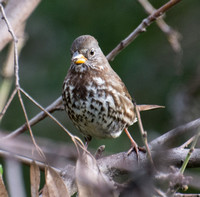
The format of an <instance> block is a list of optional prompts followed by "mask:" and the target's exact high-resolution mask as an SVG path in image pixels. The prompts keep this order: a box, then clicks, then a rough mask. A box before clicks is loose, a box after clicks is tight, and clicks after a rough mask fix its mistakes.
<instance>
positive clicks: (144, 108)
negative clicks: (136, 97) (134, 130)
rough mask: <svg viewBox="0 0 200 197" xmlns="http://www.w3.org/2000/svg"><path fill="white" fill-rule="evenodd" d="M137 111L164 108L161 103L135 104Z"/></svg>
mask: <svg viewBox="0 0 200 197" xmlns="http://www.w3.org/2000/svg"><path fill="white" fill-rule="evenodd" d="M137 107H138V109H139V111H147V110H152V109H159V108H165V106H161V105H137Z"/></svg>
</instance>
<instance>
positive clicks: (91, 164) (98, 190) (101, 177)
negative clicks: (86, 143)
mask: <svg viewBox="0 0 200 197" xmlns="http://www.w3.org/2000/svg"><path fill="white" fill-rule="evenodd" d="M76 183H77V187H78V193H79V197H85V196H90V197H101V196H106V197H116V196H118V194H117V192H116V188H115V187H114V183H113V182H112V181H111V180H109V179H108V177H107V176H106V175H105V174H103V173H102V172H101V171H100V169H99V167H98V165H97V162H96V159H95V158H94V157H93V156H92V155H90V154H89V153H86V152H85V153H83V155H81V157H80V158H79V159H78V161H77V163H76Z"/></svg>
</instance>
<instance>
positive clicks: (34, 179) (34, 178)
mask: <svg viewBox="0 0 200 197" xmlns="http://www.w3.org/2000/svg"><path fill="white" fill-rule="evenodd" d="M30 178H31V196H32V197H38V196H39V193H38V191H39V187H40V169H39V167H38V165H37V164H36V163H35V161H33V162H32V163H31V166H30Z"/></svg>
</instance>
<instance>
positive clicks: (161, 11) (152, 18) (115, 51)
mask: <svg viewBox="0 0 200 197" xmlns="http://www.w3.org/2000/svg"><path fill="white" fill-rule="evenodd" d="M180 1H181V0H171V1H169V2H167V3H166V4H165V5H163V6H162V7H160V8H159V9H157V10H156V11H155V12H154V13H153V14H151V15H150V16H148V17H147V18H146V19H144V20H143V21H142V23H140V25H138V27H137V28H136V29H135V30H134V31H133V32H132V33H131V34H129V36H128V37H126V38H125V39H124V40H122V41H121V42H120V43H119V44H118V45H117V46H116V47H115V48H114V49H113V50H112V51H111V52H110V53H109V54H108V55H107V56H106V57H107V59H108V60H109V61H112V60H113V59H114V58H115V57H116V55H118V54H119V53H120V52H121V51H122V50H123V49H124V48H126V47H127V46H128V45H129V44H130V43H131V42H132V41H133V40H135V39H136V38H137V37H138V35H139V34H141V33H142V32H145V31H146V28H147V27H148V26H149V25H150V24H151V23H152V22H154V21H155V20H156V19H157V18H159V17H160V16H162V15H163V14H164V13H165V12H167V11H168V10H169V9H170V8H172V7H173V6H174V5H176V4H177V3H179V2H180Z"/></svg>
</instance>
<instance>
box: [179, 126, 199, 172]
mask: <svg viewBox="0 0 200 197" xmlns="http://www.w3.org/2000/svg"><path fill="white" fill-rule="evenodd" d="M199 136H200V128H199V130H198V133H197V134H196V136H195V138H194V140H193V142H192V144H191V147H190V150H189V151H188V154H187V156H186V158H185V160H184V162H183V165H182V166H181V169H180V172H181V173H184V171H185V169H186V167H187V164H188V162H189V160H190V158H191V155H192V153H193V152H194V148H195V146H196V144H197V141H198V139H199Z"/></svg>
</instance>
